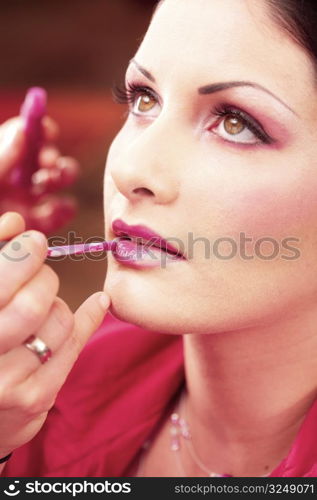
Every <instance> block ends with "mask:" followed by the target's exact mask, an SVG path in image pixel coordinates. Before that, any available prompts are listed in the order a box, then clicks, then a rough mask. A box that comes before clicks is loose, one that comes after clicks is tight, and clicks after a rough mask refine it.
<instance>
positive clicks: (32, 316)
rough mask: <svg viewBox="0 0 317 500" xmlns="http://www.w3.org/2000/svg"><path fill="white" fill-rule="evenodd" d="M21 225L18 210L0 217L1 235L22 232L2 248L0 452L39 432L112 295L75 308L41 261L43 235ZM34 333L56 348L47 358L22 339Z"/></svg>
mask: <svg viewBox="0 0 317 500" xmlns="http://www.w3.org/2000/svg"><path fill="white" fill-rule="evenodd" d="M23 230H24V221H23V219H22V217H21V216H20V215H18V214H15V213H7V214H5V215H4V216H2V217H1V218H0V239H1V240H9V239H10V238H12V237H13V236H15V235H17V236H16V237H15V238H14V239H13V240H12V239H11V240H10V241H9V242H8V243H7V244H6V245H5V246H4V247H3V249H2V250H1V251H0V423H1V425H0V458H1V457H4V456H6V455H8V454H9V453H11V452H12V451H13V450H14V449H16V448H18V447H20V446H21V445H23V444H24V443H26V442H28V441H29V440H31V439H32V438H33V437H34V436H35V435H36V434H37V433H38V431H39V430H40V428H41V427H42V425H43V423H44V421H45V419H46V416H47V412H48V411H49V409H50V408H51V407H52V406H53V404H54V401H55V398H56V396H57V394H58V391H59V390H60V388H61V387H62V385H63V383H64V381H65V379H66V377H67V375H68V373H69V372H70V370H71V368H72V366H73V364H74V362H75V361H76V359H77V357H78V355H79V353H80V352H81V350H82V348H83V347H84V345H85V344H86V342H87V340H88V338H89V337H90V336H91V334H92V333H93V332H94V331H95V330H96V329H97V327H98V326H99V324H100V323H101V322H102V320H103V318H104V316H105V314H106V312H107V309H108V307H109V300H108V297H107V296H106V295H105V294H104V293H100V292H99V293H96V294H94V295H92V296H91V297H89V298H88V299H87V300H86V301H85V302H84V303H83V304H82V305H81V306H80V307H79V309H78V310H77V311H76V313H75V314H73V313H72V312H71V311H70V309H69V307H68V306H67V305H66V303H65V302H64V301H63V300H61V299H60V298H58V297H57V291H58V287H59V281H58V277H57V275H56V274H55V272H54V271H52V269H51V268H50V267H49V266H48V265H46V264H44V260H45V256H46V251H47V245H46V239H45V237H44V235H43V234H41V233H39V232H36V231H29V232H23ZM31 334H34V335H36V336H37V337H39V338H40V339H42V340H43V341H44V342H45V344H47V346H48V347H50V349H51V350H52V357H51V358H50V359H49V360H48V361H47V362H46V363H44V364H41V362H40V360H39V358H38V356H37V355H36V354H34V353H33V352H32V351H30V350H29V349H28V348H27V347H26V346H25V345H23V343H24V342H25V341H26V339H27V338H28V337H29V336H30V335H31ZM2 468H3V467H1V465H0V471H1V469H2Z"/></svg>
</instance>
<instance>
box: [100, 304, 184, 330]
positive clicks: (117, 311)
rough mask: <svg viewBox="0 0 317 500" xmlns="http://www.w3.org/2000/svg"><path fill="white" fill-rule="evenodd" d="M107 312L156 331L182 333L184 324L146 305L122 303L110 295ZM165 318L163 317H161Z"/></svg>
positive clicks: (122, 319)
mask: <svg viewBox="0 0 317 500" xmlns="http://www.w3.org/2000/svg"><path fill="white" fill-rule="evenodd" d="M109 312H110V313H111V314H112V315H113V316H115V317H116V318H117V319H119V320H120V321H125V322H127V323H131V324H133V325H136V326H139V327H140V328H144V329H145V330H150V331H153V332H158V333H165V334H175V335H177V334H179V335H180V334H183V333H185V325H178V326H177V325H176V324H175V323H174V322H173V321H172V318H170V319H168V318H166V314H164V315H162V313H161V312H160V311H158V310H156V311H153V309H152V308H150V310H147V308H146V306H144V307H142V306H139V307H135V305H132V304H127V303H123V302H122V301H120V300H116V299H114V298H113V297H111V305H110V307H109ZM164 316H165V318H164V319H163V317H164Z"/></svg>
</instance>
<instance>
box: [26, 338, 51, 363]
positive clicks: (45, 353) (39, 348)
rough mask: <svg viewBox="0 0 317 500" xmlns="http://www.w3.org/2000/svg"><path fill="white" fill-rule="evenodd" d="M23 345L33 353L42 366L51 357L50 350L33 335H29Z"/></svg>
mask: <svg viewBox="0 0 317 500" xmlns="http://www.w3.org/2000/svg"><path fill="white" fill-rule="evenodd" d="M23 345H25V347H27V348H28V349H30V351H32V352H34V354H36V356H37V357H38V358H39V360H40V361H41V363H42V364H44V363H46V361H48V360H49V359H50V357H51V356H52V351H51V349H50V348H49V347H48V346H47V345H46V344H45V342H43V340H41V339H40V338H39V337H36V336H35V335H30V336H29V337H28V338H27V339H26V341H25V342H23Z"/></svg>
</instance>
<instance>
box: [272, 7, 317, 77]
mask: <svg viewBox="0 0 317 500" xmlns="http://www.w3.org/2000/svg"><path fill="white" fill-rule="evenodd" d="M266 2H267V3H268V5H269V7H270V9H269V10H270V13H271V17H272V20H273V21H274V22H275V23H277V24H278V25H279V26H281V27H282V28H283V29H284V30H285V31H286V32H287V33H288V34H289V35H290V36H291V38H293V40H294V41H295V42H297V43H298V44H299V45H300V46H301V47H303V48H304V49H305V50H306V51H307V52H308V53H309V55H310V57H311V58H312V59H313V62H314V64H315V66H316V68H317V0H266Z"/></svg>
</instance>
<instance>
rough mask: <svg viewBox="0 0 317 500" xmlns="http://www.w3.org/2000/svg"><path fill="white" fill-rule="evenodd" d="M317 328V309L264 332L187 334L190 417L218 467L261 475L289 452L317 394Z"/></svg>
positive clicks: (205, 453)
mask: <svg viewBox="0 0 317 500" xmlns="http://www.w3.org/2000/svg"><path fill="white" fill-rule="evenodd" d="M316 325H317V309H316V310H315V309H314V310H312V309H311V310H309V311H305V312H303V311H302V312H301V313H300V314H299V313H298V314H297V315H294V316H293V317H288V318H284V319H282V320H279V321H277V322H275V323H274V324H270V325H266V326H262V327H261V326H257V327H254V328H248V329H245V330H239V331H226V332H221V333H212V334H198V335H197V334H187V335H185V336H184V356H185V375H186V384H187V391H188V392H187V397H186V399H185V402H184V403H185V406H186V414H187V417H188V421H189V425H190V429H191V434H192V442H193V445H194V447H195V449H196V452H197V454H198V455H199V457H200V459H201V461H202V462H203V463H205V464H206V466H208V468H209V469H210V470H214V471H215V472H219V473H228V474H232V475H234V476H260V475H265V474H267V473H268V472H270V471H271V470H272V469H274V468H275V467H276V466H277V465H278V464H279V463H280V461H281V460H282V459H283V458H284V457H285V456H286V455H287V453H288V452H289V449H290V447H291V445H292V442H293V440H294V439H295V436H296V433H297V432H298V430H299V428H300V425H301V423H302V421H303V419H304V417H305V416H306V414H307V411H308V409H309V407H310V406H311V405H312V403H313V401H314V399H315V396H316V382H315V381H316V375H317V366H316V356H317V335H316ZM184 459H186V464H187V467H191V466H192V467H193V471H192V472H193V473H195V472H196V473H197V467H194V465H193V464H192V462H191V461H190V459H189V457H188V456H186V457H185V456H184ZM190 464H192V465H190Z"/></svg>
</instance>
